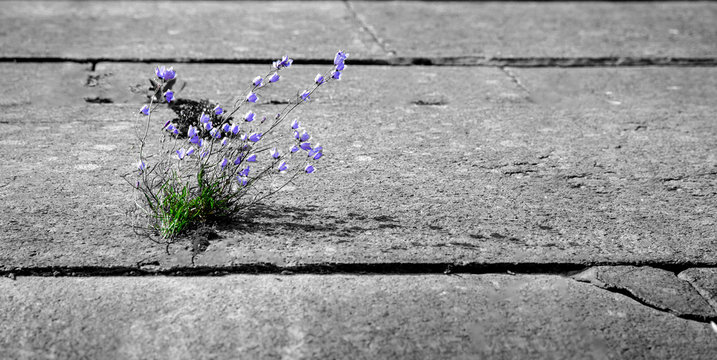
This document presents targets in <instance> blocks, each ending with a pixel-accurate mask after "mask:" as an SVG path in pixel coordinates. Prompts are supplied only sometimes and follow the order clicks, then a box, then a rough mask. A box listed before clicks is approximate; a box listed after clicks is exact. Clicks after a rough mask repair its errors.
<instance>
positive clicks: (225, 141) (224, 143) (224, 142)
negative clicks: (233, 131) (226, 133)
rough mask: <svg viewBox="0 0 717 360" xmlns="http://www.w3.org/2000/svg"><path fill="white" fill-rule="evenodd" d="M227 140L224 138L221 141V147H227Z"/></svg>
mask: <svg viewBox="0 0 717 360" xmlns="http://www.w3.org/2000/svg"><path fill="white" fill-rule="evenodd" d="M228 139H229V138H226V137H225V138H224V140H222V146H226V145H227V140H228Z"/></svg>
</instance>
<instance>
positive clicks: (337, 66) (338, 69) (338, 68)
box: [336, 62, 346, 71]
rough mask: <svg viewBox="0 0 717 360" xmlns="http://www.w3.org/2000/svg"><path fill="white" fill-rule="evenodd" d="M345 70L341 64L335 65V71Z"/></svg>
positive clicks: (344, 66)
mask: <svg viewBox="0 0 717 360" xmlns="http://www.w3.org/2000/svg"><path fill="white" fill-rule="evenodd" d="M345 68H346V65H345V64H344V63H343V62H342V63H340V64H338V65H336V71H343V70H344V69H345Z"/></svg>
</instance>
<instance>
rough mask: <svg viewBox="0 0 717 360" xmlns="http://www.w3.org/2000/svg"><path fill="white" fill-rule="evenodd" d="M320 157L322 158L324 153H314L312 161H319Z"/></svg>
mask: <svg viewBox="0 0 717 360" xmlns="http://www.w3.org/2000/svg"><path fill="white" fill-rule="evenodd" d="M322 156H324V153H322V152H318V153H316V155H314V160H319V159H321V157H322Z"/></svg>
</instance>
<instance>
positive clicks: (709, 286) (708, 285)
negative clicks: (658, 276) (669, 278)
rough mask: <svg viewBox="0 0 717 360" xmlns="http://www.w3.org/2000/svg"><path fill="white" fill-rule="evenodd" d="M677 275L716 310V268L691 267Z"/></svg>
mask: <svg viewBox="0 0 717 360" xmlns="http://www.w3.org/2000/svg"><path fill="white" fill-rule="evenodd" d="M677 276H678V277H679V278H680V279H682V280H685V281H689V282H690V284H692V286H694V287H695V289H696V290H697V291H698V292H699V293H700V295H702V297H704V298H705V299H707V301H708V302H709V303H710V305H712V308H714V309H715V311H717V269H714V268H691V269H687V270H685V271H682V272H680V273H679V274H678V275H677Z"/></svg>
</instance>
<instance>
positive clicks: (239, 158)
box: [234, 154, 244, 165]
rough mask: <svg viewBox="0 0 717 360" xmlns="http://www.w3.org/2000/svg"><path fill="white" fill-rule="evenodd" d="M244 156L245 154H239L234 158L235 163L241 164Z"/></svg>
mask: <svg viewBox="0 0 717 360" xmlns="http://www.w3.org/2000/svg"><path fill="white" fill-rule="evenodd" d="M242 158H244V154H239V156H237V158H236V159H234V165H239V164H241V160H242Z"/></svg>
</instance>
